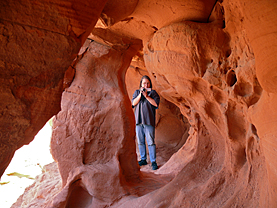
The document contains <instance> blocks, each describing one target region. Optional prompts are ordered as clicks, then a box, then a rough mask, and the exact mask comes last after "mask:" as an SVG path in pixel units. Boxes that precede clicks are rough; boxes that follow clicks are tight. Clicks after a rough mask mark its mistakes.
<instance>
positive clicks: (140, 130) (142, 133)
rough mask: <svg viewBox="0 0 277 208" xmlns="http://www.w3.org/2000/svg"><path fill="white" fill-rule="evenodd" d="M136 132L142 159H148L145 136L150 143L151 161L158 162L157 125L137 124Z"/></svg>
mask: <svg viewBox="0 0 277 208" xmlns="http://www.w3.org/2000/svg"><path fill="white" fill-rule="evenodd" d="M136 134H137V138H138V147H139V153H140V158H141V160H146V158H147V157H146V146H145V138H146V141H147V144H148V150H149V157H150V161H151V163H152V162H156V144H155V141H154V139H155V127H153V126H150V125H144V124H139V125H136Z"/></svg>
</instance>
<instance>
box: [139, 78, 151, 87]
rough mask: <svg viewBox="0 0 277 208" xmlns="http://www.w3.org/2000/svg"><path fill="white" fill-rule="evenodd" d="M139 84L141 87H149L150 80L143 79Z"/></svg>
mask: <svg viewBox="0 0 277 208" xmlns="http://www.w3.org/2000/svg"><path fill="white" fill-rule="evenodd" d="M141 86H142V87H143V88H150V82H149V80H148V79H143V80H142V82H141Z"/></svg>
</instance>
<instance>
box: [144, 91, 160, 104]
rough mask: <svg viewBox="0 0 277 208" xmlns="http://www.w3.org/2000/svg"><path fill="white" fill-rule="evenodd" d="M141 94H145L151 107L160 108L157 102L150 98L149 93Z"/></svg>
mask: <svg viewBox="0 0 277 208" xmlns="http://www.w3.org/2000/svg"><path fill="white" fill-rule="evenodd" d="M140 94H143V96H144V97H145V98H146V100H147V101H148V102H149V103H151V105H153V106H155V107H158V104H157V103H156V101H155V100H154V99H153V98H151V97H150V96H148V94H147V92H141V93H140Z"/></svg>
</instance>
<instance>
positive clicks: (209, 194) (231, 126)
mask: <svg viewBox="0 0 277 208" xmlns="http://www.w3.org/2000/svg"><path fill="white" fill-rule="evenodd" d="M0 5H1V6H2V7H1V10H0V11H1V12H0V18H1V21H0V24H1V30H0V34H1V36H0V37H1V40H3V41H2V42H1V48H3V49H4V50H2V51H1V53H0V57H1V65H0V66H1V67H2V68H1V71H2V73H1V79H2V80H3V81H2V87H1V92H3V93H2V94H1V96H3V99H1V106H2V115H3V117H1V119H2V121H1V125H2V130H1V133H2V135H4V136H2V137H1V140H2V142H1V150H2V152H1V158H0V159H1V161H0V162H1V168H2V169H1V171H2V172H3V170H4V169H5V168H6V166H7V164H8V163H9V161H10V159H11V157H12V154H13V152H14V151H15V150H16V149H17V148H19V147H20V146H22V145H23V144H27V143H28V142H29V141H31V140H32V137H33V136H34V135H35V133H36V132H37V131H38V130H39V129H40V128H41V126H42V124H43V123H45V122H46V120H47V118H49V117H50V116H52V115H54V114H57V113H58V111H59V104H60V99H61V110H60V112H59V113H58V114H57V115H56V119H55V122H54V129H53V136H52V143H51V146H52V147H51V148H52V150H51V151H52V154H53V157H54V158H55V160H56V162H57V164H58V168H59V173H60V175H61V180H62V186H61V187H60V190H59V191H58V192H55V196H54V195H53V196H52V197H46V198H45V200H44V201H43V202H42V203H41V205H42V204H43V205H42V206H46V207H107V206H109V207H122V208H123V207H128V208H129V207H276V206H277V203H276V197H277V196H276V190H277V174H276V168H277V165H276V164H277V162H276V154H275V152H276V151H275V149H276V148H275V147H276V139H275V138H276V132H277V131H276V125H275V124H276V115H275V114H276V110H275V108H274V106H275V103H276V89H277V87H276V86H277V85H276V70H275V67H276V64H275V62H276V60H277V59H276V57H275V52H276V50H277V47H276V32H277V24H276V21H277V16H276V14H275V13H276V12H275V9H276V8H277V3H276V2H274V1H270V0H266V1H263V2H261V1H258V0H253V1H251V2H250V1H245V0H242V1H237V0H223V1H201V0H193V1H187V0H184V1H175V0H172V1H151V2H149V1H147V0H142V1H136V0H134V1H124V0H120V1H111V0H109V1H103V2H102V1H101V2H98V1H96V0H91V1H85V2H82V3H80V2H78V3H77V1H76V2H75V1H70V2H65V1H47V2H43V3H42V2H40V1H38V2H36V3H35V4H30V2H28V1H27V2H26V3H23V2H21V1H20V2H19V4H16V3H15V2H14V1H8V0H5V1H3V2H1V4H0ZM7 8H8V10H6V9H7ZM2 11H3V12H2ZM34 11H36V12H37V13H34ZM47 12H48V13H50V15H49V16H45V15H44V14H45V13H47ZM14 14H16V15H14ZM19 14H21V15H22V18H17V17H16V16H20V15H19ZM35 17H37V18H35ZM48 17H49V18H48ZM23 20H25V21H23ZM54 20H57V24H55V26H53V27H51V23H53V21H54ZM96 22H97V23H96ZM94 26H95V27H94ZM90 32H91V33H90ZM29 34H32V35H29ZM87 37H88V39H87V40H86V38H87ZM19 40H24V41H25V42H22V41H21V42H20V41H19ZM52 40H53V41H52ZM85 40H86V41H85ZM80 43H81V44H83V43H84V44H83V46H82V48H81V50H80V51H79V54H78V56H77V57H76V55H74V54H76V52H75V50H77V49H78V48H79V47H80V45H81V44H80ZM41 44H42V45H43V46H44V47H42V48H43V49H41V47H40V46H41ZM56 46H59V47H56ZM38 48H39V49H40V50H38ZM57 48H58V49H57ZM14 49H15V50H14ZM51 50H52V52H53V53H48V52H49V51H51ZM33 53H37V54H38V56H32V55H33ZM74 57H76V59H75V60H74V61H73V62H72V60H73V59H74ZM30 63H31V64H30ZM27 65H28V66H27ZM70 65H71V66H70ZM29 66H30V67H29ZM66 70H67V71H66ZM65 71H66V74H65V78H64V80H63V79H62V78H63V77H64V72H65ZM144 74H148V75H149V76H150V77H151V79H152V81H153V85H154V88H155V90H156V91H157V92H158V93H159V94H160V95H161V97H162V103H161V106H160V109H159V111H158V116H157V146H158V147H160V149H159V148H158V150H160V151H159V153H158V160H160V161H162V162H161V165H160V167H159V169H158V170H157V171H149V168H147V167H144V168H141V169H139V167H138V165H137V157H138V156H137V154H136V147H135V124H134V115H133V111H132V109H131V102H130V100H129V98H130V97H131V95H132V93H133V91H134V89H136V88H137V87H138V86H137V85H138V83H139V80H140V77H141V76H142V75H144ZM125 83H126V84H125ZM63 89H65V90H64V92H63V94H62V97H61V96H60V95H61V93H62V90H63ZM41 92H43V93H41ZM53 92H54V93H53ZM49 95H52V96H49ZM48 102H49V103H50V105H46V103H48ZM3 109H4V111H3ZM7 121H8V122H7ZM187 122H188V123H187ZM39 191H43V189H42V190H39ZM26 193H27V192H26ZM33 193H36V191H34V192H33ZM56 193H57V194H56ZM52 194H53V193H52ZM50 195H51V194H50ZM23 198H24V196H23ZM21 199H22V198H21ZM21 199H20V200H19V202H18V204H25V205H26V204H27V203H28V202H26V203H25V202H22V201H21ZM26 200H27V198H26ZM27 201H28V200H27ZM32 203H34V201H33V202H32ZM26 206H27V207H28V205H26Z"/></svg>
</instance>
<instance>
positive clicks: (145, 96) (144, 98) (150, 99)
mask: <svg viewBox="0 0 277 208" xmlns="http://www.w3.org/2000/svg"><path fill="white" fill-rule="evenodd" d="M159 103H160V96H159V95H158V93H157V92H156V91H155V90H152V82H151V79H150V78H149V77H148V76H146V75H145V76H143V77H142V78H141V81H140V84H139V89H138V90H136V91H135V92H134V94H133V98H132V106H133V107H135V118H136V135H137V139H138V146H139V153H140V158H141V160H140V161H139V162H138V164H139V166H142V165H147V161H146V159H147V157H146V146H145V138H146V141H147V144H148V150H149V157H150V161H151V166H152V170H157V169H158V165H157V163H156V144H155V122H156V109H157V108H158V107H159Z"/></svg>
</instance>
